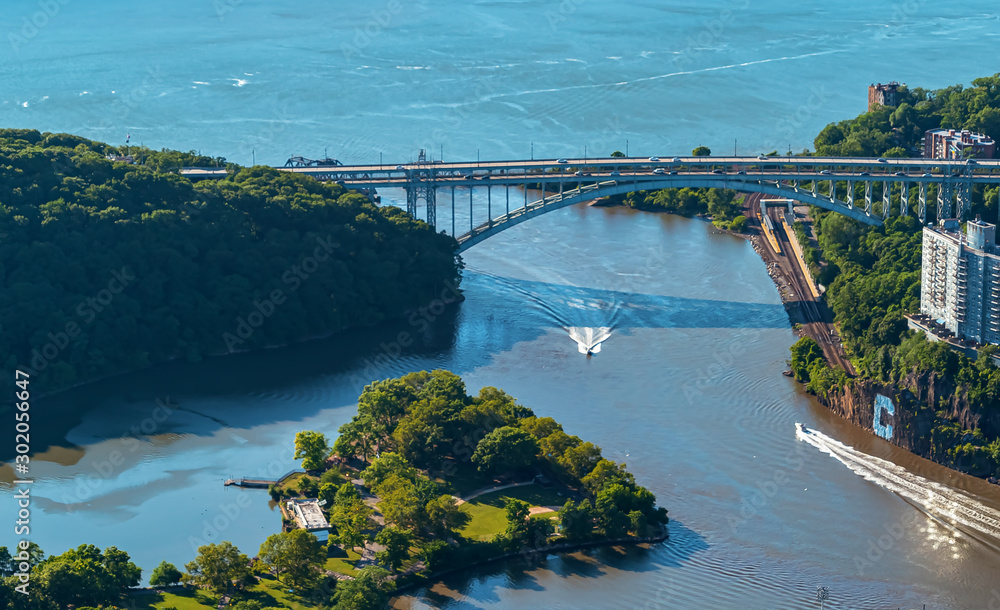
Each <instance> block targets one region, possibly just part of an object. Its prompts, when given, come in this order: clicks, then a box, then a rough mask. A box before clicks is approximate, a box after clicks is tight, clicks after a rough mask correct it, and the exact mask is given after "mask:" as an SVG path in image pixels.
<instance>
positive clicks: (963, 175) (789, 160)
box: [181, 156, 1000, 250]
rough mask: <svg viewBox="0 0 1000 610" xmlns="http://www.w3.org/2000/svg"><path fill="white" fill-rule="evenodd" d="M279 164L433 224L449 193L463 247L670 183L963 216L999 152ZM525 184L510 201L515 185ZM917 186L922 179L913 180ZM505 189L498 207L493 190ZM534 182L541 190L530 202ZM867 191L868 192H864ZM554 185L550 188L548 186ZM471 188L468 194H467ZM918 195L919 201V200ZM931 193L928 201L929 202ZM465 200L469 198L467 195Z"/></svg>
mask: <svg viewBox="0 0 1000 610" xmlns="http://www.w3.org/2000/svg"><path fill="white" fill-rule="evenodd" d="M277 169H280V170H282V171H288V172H293V173H299V174H305V175H308V176H312V177H314V178H316V179H319V180H330V181H336V182H337V183H339V184H342V185H344V186H346V187H348V188H351V189H368V190H369V192H374V189H378V188H400V189H403V190H405V191H406V200H407V201H406V203H407V206H406V207H407V211H409V213H410V214H411V215H413V216H414V217H416V216H417V208H418V203H419V202H420V201H421V200H423V201H424V202H425V203H426V210H427V216H426V220H427V223H428V224H430V225H431V226H435V227H436V226H437V208H438V205H439V204H440V203H441V201H440V200H441V198H442V197H441V196H442V194H443V195H444V199H445V205H448V202H449V201H450V205H451V210H452V214H451V234H452V235H454V236H455V238H456V239H457V240H458V242H459V244H460V249H461V250H466V249H468V248H471V247H472V246H474V245H476V244H478V243H479V242H481V241H483V240H485V239H487V238H489V237H491V236H493V235H496V234H497V233H499V232H501V231H503V230H505V229H507V228H509V227H512V226H514V225H517V224H520V223H521V222H524V221H525V220H528V219H530V218H534V217H535V216H539V215H541V214H544V213H546V212H550V211H552V210H557V209H560V208H564V207H566V206H570V205H573V204H575V203H579V202H581V201H589V200H593V199H597V198H599V197H606V196H611V195H621V194H625V193H630V192H634V191H645V190H656V189H664V188H683V187H699V188H721V189H732V190H736V191H743V192H757V193H764V194H766V195H772V196H776V197H784V198H787V199H793V200H795V201H800V202H802V203H807V204H811V205H815V206H819V207H821V208H824V209H827V210H832V211H834V212H837V213H839V214H844V215H845V216H848V217H850V218H853V219H855V220H858V221H860V222H863V223H866V224H869V225H880V224H882V222H883V221H884V220H885V219H887V218H888V217H889V216H890V214H891V213H892V212H893V209H892V208H893V206H892V204H891V202H892V195H893V191H894V189H895V192H896V193H898V194H899V208H898V213H899V214H900V215H906V214H907V213H908V212H909V210H910V208H911V207H916V209H917V215H918V216H919V217H920V220H921V222H927V221H928V218H927V216H928V208H929V207H933V209H932V212H933V211H936V213H937V217H938V218H951V217H953V215H952V210H953V208H954V217H958V218H962V217H964V216H965V215H966V214H967V213H968V212H969V210H970V207H971V194H972V188H973V186H975V185H976V184H1000V161H998V160H979V161H976V160H948V159H923V158H916V159H897V158H892V159H861V158H841V157H763V156H759V157H670V158H658V157H649V158H635V157H611V158H600V159H543V160H528V161H525V160H521V161H517V160H514V161H484V162H465V163H442V162H425V161H421V162H418V163H409V164H406V165H339V166H326V167H308V166H306V167H303V166H299V167H282V168H277ZM181 173H182V174H183V175H186V176H188V177H189V178H191V179H206V178H224V177H225V175H226V173H225V170H215V169H200V168H185V169H184V170H182V171H181ZM512 187H513V188H514V190H515V199H519V198H518V197H517V196H516V191H517V190H521V191H522V197H520V199H522V201H521V202H517V201H515V203H514V207H513V208H511V197H510V191H511V188H512ZM911 187H915V188H911ZM459 188H462V189H463V190H467V191H468V193H469V195H468V198H469V227H468V230H467V231H465V232H462V233H459V232H458V231H459V229H458V227H457V226H456V221H455V206H456V189H459ZM475 189H486V193H487V210H486V215H485V217H481V218H479V219H478V221H477V219H476V218H475V215H474V213H475V209H474V208H475V206H474V205H473V191H474V190H475ZM496 189H502V190H503V192H504V194H505V197H504V199H503V207H502V210H503V211H502V212H501V211H500V210H501V207H500V201H499V198H498V201H497V203H496V208H497V212H496V214H494V202H493V198H494V195H493V193H494V191H495V190H496ZM531 189H539V190H542V193H543V196H542V197H541V198H538V199H535V198H531V200H530V201H529V195H528V193H529V191H530V190H531ZM862 191H863V195H862V194H861V193H862ZM550 192H551V194H549V193H550ZM463 195H464V193H463ZM914 199H915V201H914ZM929 201H930V203H931V206H928V202H929ZM463 205H464V204H463Z"/></svg>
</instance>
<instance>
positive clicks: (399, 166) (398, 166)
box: [396, 165, 406, 169]
mask: <svg viewBox="0 0 1000 610" xmlns="http://www.w3.org/2000/svg"><path fill="white" fill-rule="evenodd" d="M396 169H406V168H405V167H403V166H402V165H397V166H396Z"/></svg>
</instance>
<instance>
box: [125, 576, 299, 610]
mask: <svg viewBox="0 0 1000 610" xmlns="http://www.w3.org/2000/svg"><path fill="white" fill-rule="evenodd" d="M243 599H253V600H257V601H258V602H260V604H261V606H263V607H265V608H269V607H270V608H302V609H303V610H305V609H307V608H316V607H317V606H315V605H314V604H312V603H309V602H308V601H307V600H302V599H300V598H298V597H296V596H295V594H294V593H289V592H288V587H287V586H286V585H283V584H282V583H280V582H278V581H277V580H275V579H274V578H273V577H271V576H262V577H261V581H260V583H258V584H257V585H255V586H253V587H251V588H250V589H248V590H246V591H244V592H243V593H241V594H240V595H239V596H237V597H235V598H234V600H233V601H238V600H243ZM132 600H133V601H134V602H135V605H134V606H132V607H133V608H135V609H136V610H163V609H164V608H177V610H204V609H206V608H208V609H211V610H214V609H215V608H216V606H217V605H218V603H219V598H218V597H216V596H215V595H212V594H209V593H208V592H207V591H203V590H201V589H177V590H174V591H173V592H170V593H155V594H151V595H148V594H147V595H135V596H133V597H132Z"/></svg>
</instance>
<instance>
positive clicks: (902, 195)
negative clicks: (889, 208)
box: [899, 182, 910, 216]
mask: <svg viewBox="0 0 1000 610" xmlns="http://www.w3.org/2000/svg"><path fill="white" fill-rule="evenodd" d="M909 209H910V183H909V182H904V183H903V190H901V191H899V215H900V216H906V215H907V213H908V212H909Z"/></svg>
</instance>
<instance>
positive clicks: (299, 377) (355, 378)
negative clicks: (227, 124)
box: [7, 272, 788, 457]
mask: <svg viewBox="0 0 1000 610" xmlns="http://www.w3.org/2000/svg"><path fill="white" fill-rule="evenodd" d="M466 275H467V278H466V284H465V287H466V294H467V296H468V297H469V299H468V300H467V301H466V302H464V303H462V304H459V305H455V306H452V307H449V308H447V309H446V310H445V311H444V312H443V313H441V314H440V315H438V316H436V317H433V319H432V321H430V322H427V323H424V321H423V319H421V318H415V317H414V316H410V317H409V318H407V319H402V320H397V321H394V322H387V323H384V324H381V325H379V326H376V327H371V328H364V329H354V330H351V331H348V332H345V333H342V334H340V335H337V336H335V337H331V338H328V339H321V340H315V341H310V342H307V343H302V344H298V345H294V346H289V347H283V348H277V349H268V350H260V351H256V352H252V353H245V354H234V355H231V356H224V357H216V358H209V359H206V360H205V361H203V362H200V363H182V362H174V363H167V364H163V365H158V366H155V367H152V368H148V369H144V370H141V371H136V372H133V373H129V374H125V375H121V376H117V377H111V378H107V379H103V380H100V381H96V382H94V383H91V384H88V385H85V386H81V387H79V388H74V389H71V390H67V391H65V392H62V393H59V394H56V395H53V396H50V397H46V398H42V399H38V400H37V402H38V404H39V407H40V408H44V409H45V411H46V413H47V414H48V415H47V417H48V421H49V422H50V423H49V424H48V425H46V426H45V427H44V428H42V429H41V430H39V432H38V436H37V438H34V439H32V440H33V441H34V446H33V448H34V449H35V450H36V451H37V452H42V451H45V450H47V449H48V448H50V447H67V446H68V447H76V446H77V443H75V442H74V440H76V441H77V442H79V443H90V442H94V441H99V440H103V439H109V438H118V437H121V436H128V435H133V436H135V435H138V434H137V431H135V430H133V429H132V428H133V426H134V424H136V423H138V422H139V421H141V420H142V419H143V417H145V416H146V415H148V414H149V413H151V412H153V411H154V409H156V407H157V404H158V403H157V400H161V401H162V400H165V399H166V398H167V397H169V399H170V403H169V404H170V405H171V407H172V408H176V409H177V410H179V411H182V412H185V413H186V414H187V415H189V416H190V417H187V418H185V420H184V422H181V423H176V422H173V421H172V420H168V421H166V422H163V424H162V425H160V426H158V427H157V433H158V434H159V433H170V432H177V433H185V434H192V433H193V434H201V435H210V434H213V433H214V432H216V431H217V430H219V429H221V428H225V427H228V426H233V427H240V428H249V427H253V426H258V425H265V424H268V423H272V422H274V421H277V420H281V419H287V418H289V417H293V416H294V417H308V416H310V415H313V414H315V413H316V412H318V411H320V410H321V409H323V408H328V407H330V406H338V405H349V404H352V403H354V402H355V401H356V399H357V396H358V394H359V393H360V392H361V390H362V389H363V388H364V385H365V384H366V383H368V382H370V381H371V380H373V379H380V378H385V377H390V376H396V375H400V374H404V373H406V372H409V371H411V370H419V369H421V368H434V367H435V366H448V367H450V368H452V369H453V370H455V372H456V373H459V374H462V373H463V372H466V371H471V370H474V369H476V368H477V367H480V366H484V365H486V364H488V363H489V362H490V361H491V359H492V358H493V357H494V355H495V354H497V353H501V352H505V351H508V350H510V349H512V348H513V346H514V345H515V344H517V343H521V342H527V341H533V340H535V339H538V338H539V337H540V336H542V335H543V334H545V333H546V332H549V331H550V330H551V329H553V328H558V327H560V326H562V327H567V326H590V325H595V326H611V327H613V329H614V332H618V333H624V334H628V333H629V331H630V330H631V329H635V328H780V327H786V326H787V325H788V321H787V317H786V316H785V313H784V309H783V307H782V306H781V305H774V304H760V303H741V302H736V301H714V300H706V299H689V298H684V297H676V296H661V295H651V294H643V293H636V292H625V291H616V290H606V289H601V288H592V287H580V286H567V285H560V284H552V283H545V282H536V281H525V280H515V279H510V278H499V277H497V276H491V275H487V274H479V273H470V272H467V273H466ZM479 291H482V292H483V293H485V294H484V295H483V296H484V298H485V299H486V300H488V301H490V302H491V303H496V302H499V303H502V304H503V305H502V307H501V308H500V309H499V310H498V309H497V308H495V307H493V308H491V309H490V310H489V311H486V310H483V309H482V308H477V302H480V298H479V295H477V294H476V293H477V292H479ZM497 293H499V295H498V294H497ZM505 293H506V294H505ZM498 296H499V297H500V298H499V299H498V298H497V297H498ZM609 318H610V319H611V323H610V324H609V323H607V322H608V319H609ZM519 320H520V322H519ZM460 325H461V326H464V327H465V328H462V329H461V331H460V328H459V327H460ZM404 336H405V337H407V338H408V340H406V341H401V340H400V338H401V337H404ZM463 342H470V343H474V344H476V346H475V349H471V348H470V349H467V350H464V351H463V353H462V355H461V362H455V361H454V358H452V355H453V353H454V351H455V348H456V346H459V345H461V344H462V343H463ZM402 343H408V345H406V346H405V347H404V346H402V345H401V344H402ZM480 345H481V347H482V348H481V349H480ZM439 363H440V364H439ZM337 377H340V379H336V378H337ZM290 388H293V389H294V390H295V391H296V392H315V393H317V394H319V395H320V396H319V397H317V396H310V397H308V398H309V399H310V400H302V401H300V402H299V403H298V404H296V405H295V410H294V412H293V413H290V412H289V411H288V410H287V409H280V408H279V409H276V408H275V404H273V402H272V401H270V400H268V398H269V397H270V396H273V395H280V394H282V393H283V392H284V391H286V390H288V389H290ZM186 397H196V398H197V400H196V401H194V402H197V403H198V404H200V405H205V404H208V403H211V404H212V412H211V413H209V412H207V411H204V410H201V409H199V408H198V407H195V406H192V405H191V404H188V401H187V400H186ZM241 397H248V398H249V399H247V400H240V398H241ZM216 398H217V399H219V400H211V399H216ZM317 398H322V400H319V399H317ZM205 399H209V400H208V401H206V400H205ZM98 409H100V410H101V413H102V415H103V416H102V418H101V421H100V422H95V421H93V420H94V418H87V415H88V414H90V413H91V412H94V411H96V410H98ZM84 420H87V422H88V424H89V425H90V427H91V429H90V430H89V431H88V434H87V435H86V436H87V437H86V438H82V439H70V438H67V435H68V434H69V433H70V431H72V430H74V428H77V426H79V425H80V424H81V422H83V421H84ZM192 422H195V423H194V425H192ZM175 423H176V425H179V426H181V427H180V428H177V427H176V426H175ZM7 457H9V456H7Z"/></svg>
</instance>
